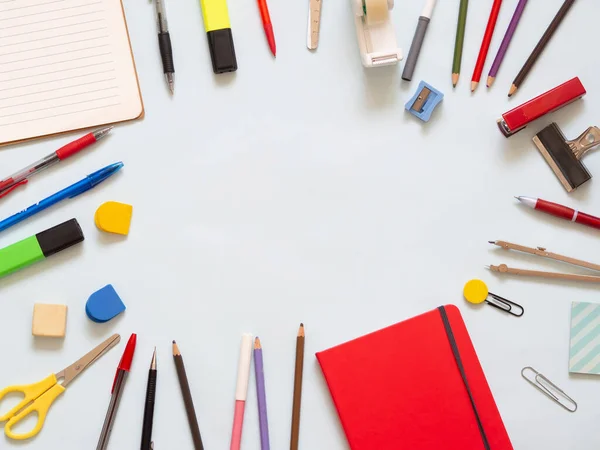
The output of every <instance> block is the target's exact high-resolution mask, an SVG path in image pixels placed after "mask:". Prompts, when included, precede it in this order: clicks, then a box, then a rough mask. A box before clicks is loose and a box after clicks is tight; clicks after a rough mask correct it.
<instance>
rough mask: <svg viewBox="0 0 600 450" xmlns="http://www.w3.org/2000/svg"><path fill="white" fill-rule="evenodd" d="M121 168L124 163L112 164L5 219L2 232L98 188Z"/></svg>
mask: <svg viewBox="0 0 600 450" xmlns="http://www.w3.org/2000/svg"><path fill="white" fill-rule="evenodd" d="M121 167H123V163H122V162H118V163H114V164H111V165H110V166H106V167H105V168H104V169H100V170H98V171H97V172H94V173H92V174H90V175H88V176H87V177H85V178H84V179H83V180H81V181H78V182H77V183H75V184H72V185H71V186H69V187H68V188H65V189H63V190H62V191H59V192H57V193H56V194H54V195H51V196H50V197H48V198H45V199H44V200H42V201H41V202H39V203H36V204H35V205H31V206H30V207H29V208H27V209H25V210H23V211H21V212H18V213H17V214H15V215H13V216H10V217H9V218H8V219H4V220H3V221H1V222H0V231H4V230H6V229H7V228H10V227H12V226H13V225H16V224H18V223H19V222H22V221H23V220H25V219H28V218H29V217H31V216H33V215H35V214H37V213H39V212H40V211H43V210H45V209H46V208H49V207H51V206H52V205H56V204H57V203H59V202H61V201H63V200H66V199H68V198H73V197H77V196H78V195H80V194H83V193H84V192H87V191H89V190H90V189H92V188H94V187H96V186H98V185H99V184H100V183H102V182H103V181H104V180H106V179H107V178H109V177H110V176H111V175H114V174H115V173H117V172H118V171H119V170H120V169H121Z"/></svg>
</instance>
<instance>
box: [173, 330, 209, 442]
mask: <svg viewBox="0 0 600 450" xmlns="http://www.w3.org/2000/svg"><path fill="white" fill-rule="evenodd" d="M173 360H174V361H175V368H176V369H177V378H179V386H180V387H181V395H183V403H184V405H185V411H186V413H187V418H188V422H189V424H190V431H191V432H192V439H193V441H194V449H195V450H204V446H203V445H202V436H200V428H199V427H198V419H197V418H196V410H195V409H194V401H193V400H192V392H191V391H190V384H189V382H188V378H187V374H186V373H185V366H184V365H183V358H182V357H181V352H180V351H179V347H177V343H176V342H175V341H173Z"/></svg>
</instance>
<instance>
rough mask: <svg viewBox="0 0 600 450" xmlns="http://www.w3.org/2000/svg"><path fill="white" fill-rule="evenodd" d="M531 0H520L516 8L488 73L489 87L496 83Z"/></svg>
mask: <svg viewBox="0 0 600 450" xmlns="http://www.w3.org/2000/svg"><path fill="white" fill-rule="evenodd" d="M528 1H529V0H519V3H518V4H517V9H515V13H514V14H513V16H512V19H511V20H510V23H509V24H508V29H507V30H506V34H505V35H504V39H502V43H501V44H500V48H499V49H498V54H497V55H496V58H495V59H494V63H493V64H492V67H491V69H490V72H489V73H488V78H487V83H486V84H487V87H488V88H489V87H492V84H494V80H495V79H496V75H497V74H498V70H499V69H500V65H502V61H503V60H504V57H505V56H506V51H507V50H508V46H509V45H510V41H512V38H513V36H514V35H515V30H516V29H517V26H518V25H519V21H520V20H521V16H522V15H523V11H525V6H526V5H527V2H528Z"/></svg>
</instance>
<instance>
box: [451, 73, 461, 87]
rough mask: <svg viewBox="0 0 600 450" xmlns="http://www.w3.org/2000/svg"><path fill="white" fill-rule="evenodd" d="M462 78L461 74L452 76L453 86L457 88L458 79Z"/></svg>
mask: <svg viewBox="0 0 600 450" xmlns="http://www.w3.org/2000/svg"><path fill="white" fill-rule="evenodd" d="M459 76H460V74H459V73H453V74H452V86H453V87H456V85H457V84H458V77H459Z"/></svg>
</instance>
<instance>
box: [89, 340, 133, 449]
mask: <svg viewBox="0 0 600 450" xmlns="http://www.w3.org/2000/svg"><path fill="white" fill-rule="evenodd" d="M136 342H137V335H136V334H135V333H133V334H132V335H131V337H130V338H129V341H128V342H127V347H125V351H124V352H123V356H122V357H121V362H119V367H117V374H116V375H115V381H114V382H113V386H112V390H111V394H112V396H111V398H110V403H109V405H108V411H107V412H106V418H105V419H104V425H103V426H102V432H101V433H100V439H99V440H98V445H97V446H96V450H104V449H106V446H107V445H108V439H109V438H110V432H111V431H112V427H113V423H114V421H115V417H116V415H117V409H118V408H119V401H120V400H121V394H122V393H123V388H124V387H125V380H126V379H127V375H128V374H129V370H130V369H131V362H132V361H133V354H134V353H135V344H136Z"/></svg>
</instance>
